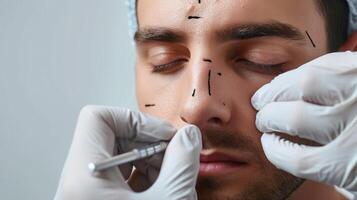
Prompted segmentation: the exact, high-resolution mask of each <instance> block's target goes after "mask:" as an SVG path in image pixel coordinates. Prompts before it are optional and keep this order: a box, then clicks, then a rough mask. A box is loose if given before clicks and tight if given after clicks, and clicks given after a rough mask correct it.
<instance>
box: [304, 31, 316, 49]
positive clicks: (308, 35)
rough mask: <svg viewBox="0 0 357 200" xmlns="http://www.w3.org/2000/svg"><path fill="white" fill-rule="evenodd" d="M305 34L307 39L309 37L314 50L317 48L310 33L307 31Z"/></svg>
mask: <svg viewBox="0 0 357 200" xmlns="http://www.w3.org/2000/svg"><path fill="white" fill-rule="evenodd" d="M305 33H306V35H307V37H309V39H310V42H311V44H312V46H313V47H314V48H316V44H315V42H314V40H312V38H311V36H310V34H309V32H307V31H305Z"/></svg>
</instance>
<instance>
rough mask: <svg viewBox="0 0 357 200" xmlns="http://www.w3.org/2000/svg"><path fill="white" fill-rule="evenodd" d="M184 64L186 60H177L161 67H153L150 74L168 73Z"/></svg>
mask: <svg viewBox="0 0 357 200" xmlns="http://www.w3.org/2000/svg"><path fill="white" fill-rule="evenodd" d="M184 62H187V60H186V59H177V60H175V61H173V62H170V63H166V64H162V65H153V70H152V72H154V73H160V72H168V71H169V70H172V69H174V68H175V67H177V66H179V65H182V64H183V63H184Z"/></svg>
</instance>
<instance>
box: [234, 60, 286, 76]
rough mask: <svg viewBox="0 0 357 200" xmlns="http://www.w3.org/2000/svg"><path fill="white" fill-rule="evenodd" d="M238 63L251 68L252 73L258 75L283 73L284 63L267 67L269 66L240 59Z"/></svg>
mask: <svg viewBox="0 0 357 200" xmlns="http://www.w3.org/2000/svg"><path fill="white" fill-rule="evenodd" d="M236 62H237V63H238V62H240V63H242V64H243V65H245V66H246V67H248V68H249V70H251V71H255V72H258V73H266V74H276V75H278V74H281V73H283V72H284V71H283V69H282V65H283V64H284V63H278V64H273V65H267V64H261V63H255V62H252V61H250V60H246V59H239V60H237V61H236Z"/></svg>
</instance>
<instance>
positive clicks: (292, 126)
mask: <svg viewBox="0 0 357 200" xmlns="http://www.w3.org/2000/svg"><path fill="white" fill-rule="evenodd" d="M252 104H253V106H254V107H255V109H257V110H258V111H259V112H258V114H257V117H256V126H257V128H258V129H259V130H260V131H261V132H262V133H264V134H263V136H262V138H261V142H262V145H263V149H264V152H265V154H266V156H267V158H268V159H269V160H270V162H272V163H273V164H274V165H275V166H276V167H277V168H280V169H282V170H284V171H287V172H289V173H291V174H293V175H295V176H298V177H301V178H305V179H310V180H314V181H318V182H323V183H327V184H331V185H336V186H338V187H341V188H344V189H346V190H348V191H350V192H357V53H356V52H344V53H333V54H328V55H325V56H322V57H320V58H318V59H316V60H314V61H312V62H309V63H307V64H305V65H303V66H301V67H300V68H298V69H296V70H292V71H289V72H287V73H284V74H281V75H280V76H277V77H276V78H275V79H274V80H273V81H272V82H271V83H269V84H267V85H265V86H263V87H262V88H261V89H259V90H258V91H257V92H256V94H255V95H254V96H253V97H252ZM274 132H279V133H287V134H289V135H292V136H299V137H301V138H305V139H309V140H312V141H315V142H317V143H319V144H322V145H323V146H321V147H311V146H306V145H299V144H295V143H292V142H290V141H287V140H285V139H282V138H280V137H279V136H277V135H275V134H266V133H274Z"/></svg>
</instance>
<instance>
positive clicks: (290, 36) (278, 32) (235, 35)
mask: <svg viewBox="0 0 357 200" xmlns="http://www.w3.org/2000/svg"><path fill="white" fill-rule="evenodd" d="M217 36H218V38H220V39H222V40H223V41H229V40H247V39H253V38H261V37H279V38H282V39H287V40H294V41H303V40H305V35H304V34H303V33H302V32H301V31H299V29H298V28H296V27H294V26H292V25H290V24H284V23H281V22H276V21H272V22H268V23H259V24H246V25H238V26H233V27H229V28H226V29H224V30H222V31H219V32H217Z"/></svg>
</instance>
